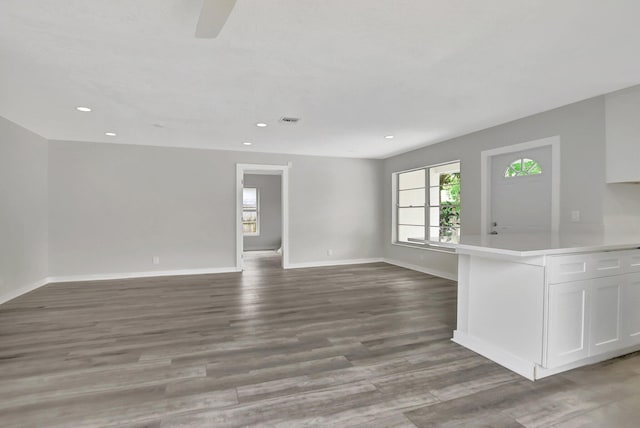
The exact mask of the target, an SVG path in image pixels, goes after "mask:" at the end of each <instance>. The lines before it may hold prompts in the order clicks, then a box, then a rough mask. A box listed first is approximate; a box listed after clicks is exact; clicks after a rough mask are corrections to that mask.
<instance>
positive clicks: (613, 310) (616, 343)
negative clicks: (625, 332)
mask: <svg viewBox="0 0 640 428" xmlns="http://www.w3.org/2000/svg"><path fill="white" fill-rule="evenodd" d="M626 281H627V275H616V276H612V277H607V278H599V279H594V280H592V281H590V290H589V301H590V309H591V313H590V323H589V325H590V328H589V356H591V355H598V354H601V353H603V352H608V351H614V350H616V349H618V348H620V347H621V346H622V341H623V337H622V334H621V331H620V325H621V307H620V304H621V294H622V289H623V287H624V284H625V282H626Z"/></svg>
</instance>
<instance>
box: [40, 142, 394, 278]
mask: <svg viewBox="0 0 640 428" xmlns="http://www.w3.org/2000/svg"><path fill="white" fill-rule="evenodd" d="M287 162H292V168H291V170H290V189H289V196H290V213H289V234H290V262H291V263H311V262H314V263H315V262H329V261H333V260H352V259H371V258H380V257H381V253H382V241H381V239H382V237H381V235H380V231H379V227H380V224H381V223H382V214H381V211H380V207H381V192H380V188H379V186H378V183H379V178H380V176H381V166H382V161H379V160H363V159H341V158H327V157H310V156H290V155H274V154H262V153H250V152H229V151H213V150H199V149H182V148H163V147H151V146H134V145H122V144H100V143H87V142H62V141H52V142H50V147H49V191H50V201H51V205H50V210H49V221H50V230H51V233H50V243H49V254H50V262H49V266H50V273H49V275H50V276H52V277H69V276H83V275H105V274H110V273H119V274H125V273H127V272H145V273H146V272H153V271H172V270H186V269H216V268H223V269H228V268H232V267H233V266H235V242H236V236H235V196H236V193H235V192H236V189H235V187H236V183H235V177H236V164H237V163H251V164H281V165H286V164H287ZM327 250H331V255H328V253H327ZM154 256H156V257H159V261H160V263H159V264H158V265H154V264H153V257H154Z"/></svg>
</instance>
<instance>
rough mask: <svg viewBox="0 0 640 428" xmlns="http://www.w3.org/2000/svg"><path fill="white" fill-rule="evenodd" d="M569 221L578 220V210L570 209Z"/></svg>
mask: <svg viewBox="0 0 640 428" xmlns="http://www.w3.org/2000/svg"><path fill="white" fill-rule="evenodd" d="M571 221H573V222H578V221H580V211H578V210H573V211H571Z"/></svg>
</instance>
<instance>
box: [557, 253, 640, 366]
mask: <svg viewBox="0 0 640 428" xmlns="http://www.w3.org/2000/svg"><path fill="white" fill-rule="evenodd" d="M639 269H640V251H639V250H627V251H609V252H600V253H585V254H576V255H570V256H558V257H549V261H548V274H547V283H548V287H549V288H548V290H549V291H548V293H549V294H548V302H549V307H548V308H549V309H548V314H549V318H548V329H547V359H546V365H545V367H547V368H555V367H560V366H563V365H565V364H569V363H573V362H576V361H579V360H581V359H584V358H588V357H595V356H598V355H600V354H605V353H611V352H616V351H618V350H620V349H624V348H627V347H630V346H634V345H640V272H639ZM560 281H563V282H560Z"/></svg>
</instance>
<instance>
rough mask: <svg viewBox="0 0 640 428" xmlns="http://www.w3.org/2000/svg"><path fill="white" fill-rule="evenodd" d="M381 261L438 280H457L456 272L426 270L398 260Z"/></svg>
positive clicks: (426, 268)
mask: <svg viewBox="0 0 640 428" xmlns="http://www.w3.org/2000/svg"><path fill="white" fill-rule="evenodd" d="M454 255H455V254H454ZM383 261H384V262H385V263H388V264H390V265H395V266H399V267H402V268H405V269H410V270H415V271H417V272H422V273H426V274H427V275H433V276H437V277H439V278H444V279H450V280H452V281H457V280H458V272H455V273H452V272H446V271H444V270H439V269H432V268H428V267H424V266H418V265H414V264H411V263H405V262H401V261H399V260H393V259H383Z"/></svg>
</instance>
